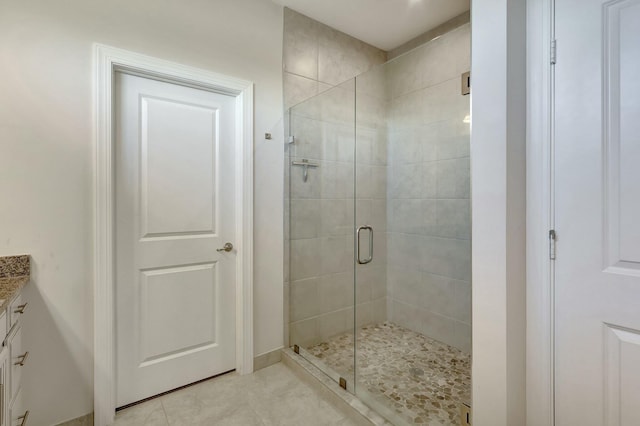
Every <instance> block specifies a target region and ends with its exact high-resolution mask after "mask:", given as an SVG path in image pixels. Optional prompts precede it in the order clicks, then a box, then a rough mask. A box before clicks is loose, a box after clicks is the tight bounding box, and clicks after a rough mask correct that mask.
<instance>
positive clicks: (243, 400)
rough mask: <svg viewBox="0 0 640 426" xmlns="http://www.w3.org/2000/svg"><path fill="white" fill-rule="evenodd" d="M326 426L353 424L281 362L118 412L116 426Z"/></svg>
mask: <svg viewBox="0 0 640 426" xmlns="http://www.w3.org/2000/svg"><path fill="white" fill-rule="evenodd" d="M130 425H131V426H133V425H136V426H138V425H152V426H156V425H157V426H168V425H171V426H173V425H190V426H196V425H216V426H227V425H229V426H230V425H239V426H240V425H241V426H254V425H255V426H272V425H273V426H275V425H278V426H280V425H282V426H286V425H296V426H297V425H328V426H329V425H330V426H352V425H355V423H353V422H352V421H351V420H349V419H347V418H345V416H344V415H343V414H342V413H341V412H340V411H339V410H338V409H337V408H334V407H333V406H332V405H330V403H329V402H328V401H326V400H325V399H324V398H323V397H322V396H321V395H320V394H319V393H318V392H317V391H316V390H315V389H313V388H312V387H310V386H309V385H307V384H306V383H304V382H302V381H300V379H298V378H297V377H296V376H295V375H294V373H293V372H292V371H291V370H289V368H287V367H286V366H285V365H283V364H275V365H272V366H270V367H267V368H264V369H262V370H259V371H257V372H255V373H254V374H249V375H245V376H240V375H238V374H236V373H229V374H226V375H224V376H221V377H217V378H215V379H211V380H207V381H206V382H202V383H199V384H197V385H193V386H190V387H188V388H185V389H181V390H179V391H176V392H173V393H170V394H167V395H163V396H161V397H158V398H156V399H152V400H150V401H147V402H144V403H142V404H139V405H136V406H133V407H130V408H127V409H125V410H122V411H119V412H118V413H117V415H116V421H115V426H130Z"/></svg>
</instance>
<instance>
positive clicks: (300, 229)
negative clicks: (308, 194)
mask: <svg viewBox="0 0 640 426" xmlns="http://www.w3.org/2000/svg"><path fill="white" fill-rule="evenodd" d="M320 207H321V203H320V200H302V199H296V200H291V219H292V220H291V221H290V224H291V239H292V240H300V239H306V238H317V237H318V236H320V226H321V222H320V219H321V214H320V213H321V210H320Z"/></svg>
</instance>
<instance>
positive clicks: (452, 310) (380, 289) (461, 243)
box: [285, 24, 471, 425]
mask: <svg viewBox="0 0 640 426" xmlns="http://www.w3.org/2000/svg"><path fill="white" fill-rule="evenodd" d="M469 67H470V28H469V24H466V25H462V26H460V27H458V28H456V29H454V30H452V31H450V32H448V33H446V34H444V35H442V36H440V37H438V38H437V39H435V40H432V41H430V42H428V43H426V44H424V45H422V46H421V47H418V48H416V49H414V50H412V51H410V52H409V53H406V54H404V55H402V56H399V57H397V58H395V59H393V60H391V61H389V62H387V63H385V64H383V65H381V66H377V67H375V68H373V69H372V70H370V71H368V72H366V73H365V74H362V75H359V76H357V77H355V78H353V79H351V80H348V81H346V82H344V83H343V84H341V85H339V86H335V87H332V88H330V89H329V90H326V91H325V92H323V93H321V94H319V95H317V96H315V97H313V98H311V99H308V100H306V101H305V102H303V103H301V104H299V105H296V106H294V107H292V108H291V109H290V110H289V117H288V127H289V134H290V138H289V143H288V144H287V149H286V156H287V158H286V164H287V165H288V166H287V168H286V185H285V194H286V197H285V198H286V205H287V208H286V211H287V217H286V227H285V230H286V234H287V235H286V244H285V248H286V252H287V254H288V256H286V257H287V258H288V264H287V267H286V274H285V275H286V281H287V282H286V284H285V292H286V293H287V294H288V297H289V299H288V302H289V303H288V307H289V309H288V318H287V319H286V321H287V325H288V337H289V341H288V344H289V346H291V347H294V346H295V348H296V350H298V351H299V353H300V354H301V355H302V356H303V357H305V358H306V359H307V360H309V361H311V362H312V363H313V364H315V365H316V366H317V367H319V368H320V369H322V371H324V372H325V373H326V374H327V375H329V376H330V377H332V378H333V379H335V380H336V381H337V382H341V384H342V385H343V386H345V387H346V389H347V390H348V391H350V392H353V393H354V394H356V395H357V396H358V397H359V398H360V399H362V400H363V401H364V402H366V403H367V404H369V405H370V406H372V407H373V408H374V409H375V410H376V411H378V412H379V413H380V414H381V415H383V416H385V417H386V418H387V419H389V420H390V421H391V422H393V423H394V424H445V425H448V424H451V425H453V424H456V425H457V424H460V415H461V414H460V412H461V407H462V406H463V404H467V405H470V402H471V401H470V393H471V386H470V385H471V379H470V365H471V360H470V351H471V282H470V281H471V211H470V209H471V206H470V174H469V169H470V164H469V135H470V115H469V96H465V95H464V94H463V93H464V90H463V89H464V87H463V86H464V85H465V84H464V83H466V81H467V79H466V78H463V74H464V73H466V72H468V71H469Z"/></svg>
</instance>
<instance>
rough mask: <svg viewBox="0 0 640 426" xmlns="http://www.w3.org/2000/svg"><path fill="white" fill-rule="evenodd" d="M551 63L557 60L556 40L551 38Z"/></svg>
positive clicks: (553, 63)
mask: <svg viewBox="0 0 640 426" xmlns="http://www.w3.org/2000/svg"><path fill="white" fill-rule="evenodd" d="M550 56H551V65H555V64H556V61H557V60H558V42H557V41H556V40H551V55H550Z"/></svg>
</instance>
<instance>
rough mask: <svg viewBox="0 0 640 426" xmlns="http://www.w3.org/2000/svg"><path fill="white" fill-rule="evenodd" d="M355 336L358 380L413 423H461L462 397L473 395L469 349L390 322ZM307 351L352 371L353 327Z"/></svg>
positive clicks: (349, 374) (341, 369)
mask: <svg viewBox="0 0 640 426" xmlns="http://www.w3.org/2000/svg"><path fill="white" fill-rule="evenodd" d="M356 340H357V349H356V353H357V364H358V370H357V373H358V376H357V385H359V386H363V385H364V386H365V387H366V390H367V391H368V392H369V393H370V394H371V395H372V396H373V397H374V398H376V399H378V400H380V402H381V403H382V404H383V405H384V406H387V407H392V408H393V410H395V412H396V413H397V415H399V416H400V417H401V418H402V419H403V420H405V421H406V422H408V423H409V424H424V425H459V424H460V403H466V404H469V403H470V400H471V356H470V355H469V354H466V353H464V352H462V351H460V350H458V349H456V348H454V347H451V346H449V345H446V344H444V343H441V342H438V341H436V340H433V339H430V338H428V337H426V336H424V335H422V334H419V333H416V332H413V331H410V330H407V329H405V328H402V327H399V326H397V325H394V324H391V323H384V324H381V325H371V326H366V327H363V328H361V329H359V330H358V334H357V336H356ZM307 351H308V352H309V353H310V354H312V355H314V356H316V357H317V358H319V359H321V360H322V361H323V362H324V363H325V364H327V366H329V367H331V368H332V369H334V370H335V371H336V372H338V373H342V374H345V375H346V376H347V377H353V335H352V334H351V333H347V334H341V335H338V336H335V337H333V338H331V339H329V340H328V341H327V342H322V343H319V344H317V345H314V346H312V347H310V348H308V349H307Z"/></svg>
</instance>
